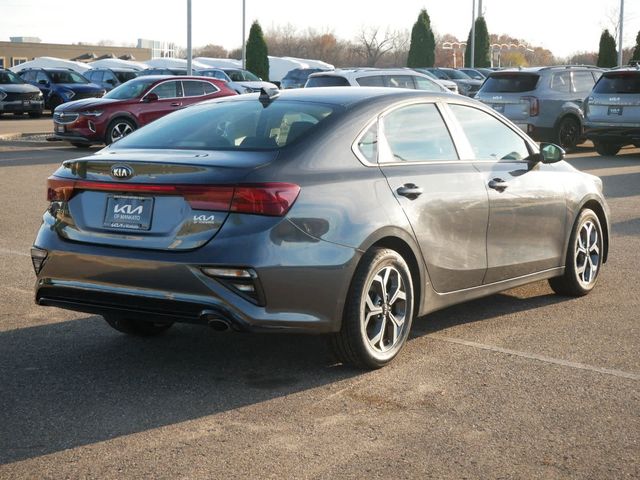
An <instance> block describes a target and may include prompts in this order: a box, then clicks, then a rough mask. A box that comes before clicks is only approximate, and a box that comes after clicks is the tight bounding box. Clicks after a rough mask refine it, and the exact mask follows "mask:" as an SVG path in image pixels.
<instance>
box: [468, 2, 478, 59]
mask: <svg viewBox="0 0 640 480" xmlns="http://www.w3.org/2000/svg"><path fill="white" fill-rule="evenodd" d="M475 55H476V0H473V6H472V7H471V65H469V66H470V67H471V68H473V67H474V66H475Z"/></svg>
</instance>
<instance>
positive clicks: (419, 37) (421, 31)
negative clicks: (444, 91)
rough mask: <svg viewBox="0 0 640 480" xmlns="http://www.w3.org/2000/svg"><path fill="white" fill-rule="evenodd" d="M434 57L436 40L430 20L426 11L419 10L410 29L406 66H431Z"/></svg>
mask: <svg viewBox="0 0 640 480" xmlns="http://www.w3.org/2000/svg"><path fill="white" fill-rule="evenodd" d="M435 58H436V40H435V37H434V35H433V31H432V30H431V20H430V19H429V15H428V14H427V11H426V10H425V9H424V8H423V9H422V10H420V14H419V15H418V20H417V21H416V23H414V24H413V28H412V29H411V45H410V46H409V57H408V58H407V67H411V68H419V67H433V65H434V62H435Z"/></svg>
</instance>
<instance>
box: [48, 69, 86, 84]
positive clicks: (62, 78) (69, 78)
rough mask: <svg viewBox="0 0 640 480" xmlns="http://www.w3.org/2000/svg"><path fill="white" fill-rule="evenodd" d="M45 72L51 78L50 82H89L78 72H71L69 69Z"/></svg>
mask: <svg viewBox="0 0 640 480" xmlns="http://www.w3.org/2000/svg"><path fill="white" fill-rule="evenodd" d="M47 73H48V74H49V78H51V82H53V83H89V80H87V79H86V78H84V77H83V76H82V75H80V74H79V73H76V72H73V71H71V70H68V71H67V70H64V71H57V70H49V71H47Z"/></svg>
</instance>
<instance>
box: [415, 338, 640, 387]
mask: <svg viewBox="0 0 640 480" xmlns="http://www.w3.org/2000/svg"><path fill="white" fill-rule="evenodd" d="M427 336H428V337H429V338H434V339H436V340H441V341H443V342H449V343H455V344H457V345H464V346H466V347H473V348H480V349H482V350H490V351H492V352H498V353H504V354H507V355H515V356H516V357H523V358H528V359H530V360H538V361H540V362H545V363H552V364H555V365H562V366H563V367H570V368H577V369H579V370H589V371H591V372H597V373H603V374H605V375H613V376H614V377H620V378H628V379H630V380H640V375H639V374H636V373H630V372H624V371H622V370H614V369H611V368H602V367H594V366H593V365H587V364H585V363H578V362H570V361H568V360H562V359H559V358H553V357H546V356H544V355H538V354H536V353H528V352H520V351H518V350H510V349H508V348H502V347H496V346H493V345H485V344H483V343H476V342H470V341H468V340H461V339H459V338H451V337H443V336H441V335H427Z"/></svg>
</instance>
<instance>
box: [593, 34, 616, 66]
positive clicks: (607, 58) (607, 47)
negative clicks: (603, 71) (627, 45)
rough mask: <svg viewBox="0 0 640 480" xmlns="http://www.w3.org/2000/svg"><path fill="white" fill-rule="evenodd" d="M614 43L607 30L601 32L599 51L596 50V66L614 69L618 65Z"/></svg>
mask: <svg viewBox="0 0 640 480" xmlns="http://www.w3.org/2000/svg"><path fill="white" fill-rule="evenodd" d="M617 57H618V54H617V52H616V41H615V40H614V38H613V37H612V36H611V34H610V33H609V30H605V31H604V32H602V35H601V36H600V49H599V50H598V66H599V67H604V68H610V67H615V66H616V65H617V64H618V58H617Z"/></svg>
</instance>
